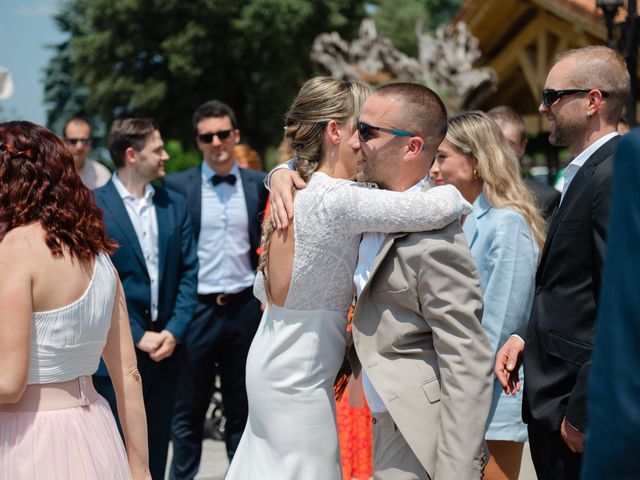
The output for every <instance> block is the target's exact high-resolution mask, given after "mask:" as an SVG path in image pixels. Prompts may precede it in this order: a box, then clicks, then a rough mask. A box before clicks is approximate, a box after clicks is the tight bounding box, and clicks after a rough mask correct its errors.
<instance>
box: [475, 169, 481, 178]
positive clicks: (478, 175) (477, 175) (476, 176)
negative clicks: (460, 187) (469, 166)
mask: <svg viewBox="0 0 640 480" xmlns="http://www.w3.org/2000/svg"><path fill="white" fill-rule="evenodd" d="M473 179H474V180H482V177H481V176H480V174H479V173H478V170H477V169H475V168H474V169H473Z"/></svg>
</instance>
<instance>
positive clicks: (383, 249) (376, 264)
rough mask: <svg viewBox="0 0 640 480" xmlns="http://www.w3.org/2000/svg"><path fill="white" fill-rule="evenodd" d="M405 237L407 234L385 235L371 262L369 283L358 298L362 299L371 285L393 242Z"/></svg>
mask: <svg viewBox="0 0 640 480" xmlns="http://www.w3.org/2000/svg"><path fill="white" fill-rule="evenodd" d="M407 235H408V233H391V234H389V235H387V237H386V238H385V239H384V242H382V245H381V246H380V250H378V253H377V255H376V258H375V260H374V261H373V265H372V266H371V273H370V274H369V281H368V282H367V284H366V285H365V287H364V289H363V290H362V293H361V294H360V297H363V296H364V294H365V292H367V291H368V290H369V285H371V283H372V281H373V277H374V276H375V274H376V272H377V271H378V269H379V268H380V265H382V262H384V259H385V258H386V256H387V255H388V254H389V250H391V247H392V246H393V244H394V242H395V241H396V240H397V239H399V238H402V237H406V236H407Z"/></svg>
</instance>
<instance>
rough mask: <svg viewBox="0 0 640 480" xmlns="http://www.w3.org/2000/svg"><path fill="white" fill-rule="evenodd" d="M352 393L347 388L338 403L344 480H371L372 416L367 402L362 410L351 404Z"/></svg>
mask: <svg viewBox="0 0 640 480" xmlns="http://www.w3.org/2000/svg"><path fill="white" fill-rule="evenodd" d="M350 393H352V392H351V391H350V389H349V388H347V390H346V391H345V392H344V395H343V396H342V398H341V399H340V401H339V402H338V403H337V414H338V437H339V439H340V455H341V456H342V475H343V478H344V480H354V479H355V480H369V479H370V478H372V477H373V464H372V458H371V452H372V439H371V415H370V414H369V408H368V407H367V405H366V403H365V402H363V407H362V408H358V407H352V406H351V405H350V404H349V394H350Z"/></svg>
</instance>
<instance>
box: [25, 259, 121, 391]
mask: <svg viewBox="0 0 640 480" xmlns="http://www.w3.org/2000/svg"><path fill="white" fill-rule="evenodd" d="M116 285H117V281H116V276H115V272H114V270H113V265H112V264H111V260H110V259H109V256H108V255H107V254H105V253H101V254H100V255H98V256H97V257H96V261H95V266H94V271H93V276H92V278H91V281H90V282H89V286H88V287H87V289H86V290H85V291H84V293H83V294H82V296H80V298H78V299H77V300H76V301H74V302H73V303H70V304H69V305H66V306H64V307H60V308H56V309H54V310H47V311H45V312H34V313H33V317H32V318H33V323H32V332H31V345H30V349H29V377H28V380H27V383H28V384H29V385H32V384H36V383H52V382H66V381H69V380H73V379H74V378H76V377H79V376H81V375H92V374H93V373H94V372H95V371H96V369H97V368H98V362H99V361H100V355H102V349H103V348H104V344H105V343H106V340H107V334H108V333H109V328H110V327H111V312H112V310H113V302H114V299H115V295H116Z"/></svg>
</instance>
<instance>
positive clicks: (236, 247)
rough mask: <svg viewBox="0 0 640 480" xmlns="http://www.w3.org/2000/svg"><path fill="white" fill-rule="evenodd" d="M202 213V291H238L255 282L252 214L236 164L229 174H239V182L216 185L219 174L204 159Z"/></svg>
mask: <svg viewBox="0 0 640 480" xmlns="http://www.w3.org/2000/svg"><path fill="white" fill-rule="evenodd" d="M201 171H202V186H201V188H202V214H201V218H200V237H199V241H198V261H199V262H200V270H199V271H198V293H199V294H202V295H206V294H209V293H238V292H240V291H242V290H244V289H246V288H247V287H250V286H252V285H253V281H254V278H255V272H254V271H253V268H251V258H250V253H251V243H250V242H249V214H248V213H247V203H246V201H245V197H244V189H243V187H242V181H241V179H240V169H239V168H238V165H236V164H234V165H233V167H232V168H231V170H230V171H229V173H228V175H235V176H236V183H235V185H230V184H228V183H226V182H221V183H219V184H218V185H216V186H214V185H213V183H211V178H212V177H213V176H214V175H215V174H216V173H215V172H214V171H213V170H212V169H211V167H209V166H208V165H207V164H206V163H205V162H202V168H201Z"/></svg>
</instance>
